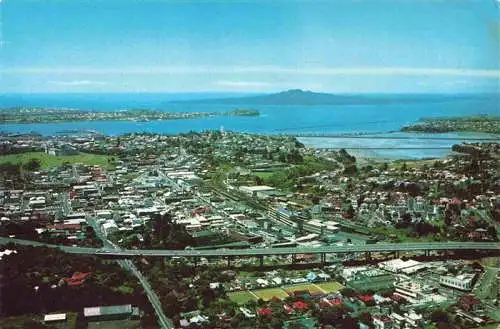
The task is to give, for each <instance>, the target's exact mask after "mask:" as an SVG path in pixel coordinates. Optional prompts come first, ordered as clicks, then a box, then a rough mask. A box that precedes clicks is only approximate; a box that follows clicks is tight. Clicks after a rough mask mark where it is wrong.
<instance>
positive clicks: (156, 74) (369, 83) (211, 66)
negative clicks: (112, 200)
mask: <svg viewBox="0 0 500 329" xmlns="http://www.w3.org/2000/svg"><path fill="white" fill-rule="evenodd" d="M499 4H500V3H499V2H498V1H496V0H464V1H460V0H446V1H444V0H443V1H439V0H432V1H430V0H429V1H427V0H415V1H410V0H345V1H341V0H337V1H336V0H332V1H305V0H304V1H299V0H295V1H294V0H291V1H285V0H266V1H264V0H261V1H173V0H172V1H167V0H165V1H152V0H143V1H138V0H137V1H132V0H130V1H128V0H121V1H115V0H108V1H105V0H94V1H90V0H88V1H84V0H71V1H62V0H59V1H57V0H52V1H44V0H36V1H35V0H31V1H28V0H0V8H1V9H0V10H1V23H2V26H1V37H2V40H1V47H2V48H1V54H0V59H1V62H0V74H1V76H0V92H126V91H134V92H163V91H165V92H189V91H193V92H200V91H238V92H242V91H248V92H273V91H280V90H284V89H290V88H303V89H310V90H315V91H325V92H338V93H358V92H360V93H366V92H370V93H373V92H383V93H391V92H398V93H401V92H402V93H412V92H417V93H427V92H433V93H436V92H446V93H453V92H495V91H498V86H499V77H500V71H499V58H500V57H499V48H500V44H499V40H500V38H499V35H500V29H499V27H500V24H499V17H500V15H499Z"/></svg>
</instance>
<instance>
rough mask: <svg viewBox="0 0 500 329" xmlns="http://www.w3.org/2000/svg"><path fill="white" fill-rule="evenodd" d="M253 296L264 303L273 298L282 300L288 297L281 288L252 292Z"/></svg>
mask: <svg viewBox="0 0 500 329" xmlns="http://www.w3.org/2000/svg"><path fill="white" fill-rule="evenodd" d="M252 292H253V293H254V294H256V295H257V296H258V297H259V298H262V299H263V300H265V301H268V300H271V299H273V297H276V298H279V299H283V298H285V297H288V294H287V293H286V292H285V291H284V290H283V289H281V288H269V289H261V290H253V291H252Z"/></svg>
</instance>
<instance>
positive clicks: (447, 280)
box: [439, 273, 476, 291]
mask: <svg viewBox="0 0 500 329" xmlns="http://www.w3.org/2000/svg"><path fill="white" fill-rule="evenodd" d="M475 277H476V275H475V274H472V273H466V274H460V275H457V276H452V275H442V276H441V277H439V283H440V284H442V285H443V286H447V287H451V288H455V289H459V290H465V291H470V290H472V288H473V285H474V284H473V283H474V279H475Z"/></svg>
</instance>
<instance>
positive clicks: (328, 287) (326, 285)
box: [316, 281, 344, 293]
mask: <svg viewBox="0 0 500 329" xmlns="http://www.w3.org/2000/svg"><path fill="white" fill-rule="evenodd" d="M316 286H318V287H320V288H321V289H323V290H324V291H326V292H328V293H330V292H337V291H339V290H340V289H342V288H344V286H343V285H341V284H340V283H338V282H337V281H330V282H323V283H316Z"/></svg>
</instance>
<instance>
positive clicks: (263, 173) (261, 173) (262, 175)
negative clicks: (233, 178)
mask: <svg viewBox="0 0 500 329" xmlns="http://www.w3.org/2000/svg"><path fill="white" fill-rule="evenodd" d="M253 174H254V175H255V176H257V177H259V178H261V179H263V180H266V179H268V178H269V177H271V176H272V175H273V174H274V172H272V171H254V172H253Z"/></svg>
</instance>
